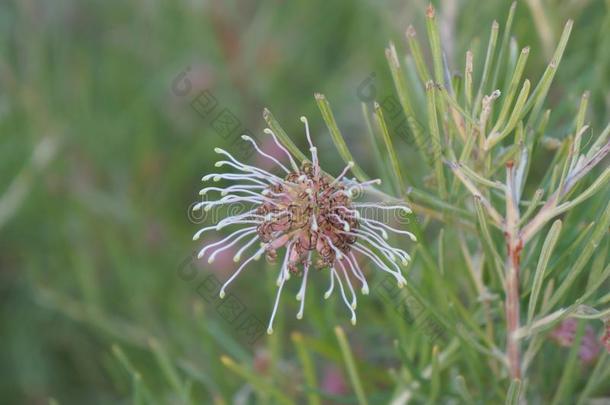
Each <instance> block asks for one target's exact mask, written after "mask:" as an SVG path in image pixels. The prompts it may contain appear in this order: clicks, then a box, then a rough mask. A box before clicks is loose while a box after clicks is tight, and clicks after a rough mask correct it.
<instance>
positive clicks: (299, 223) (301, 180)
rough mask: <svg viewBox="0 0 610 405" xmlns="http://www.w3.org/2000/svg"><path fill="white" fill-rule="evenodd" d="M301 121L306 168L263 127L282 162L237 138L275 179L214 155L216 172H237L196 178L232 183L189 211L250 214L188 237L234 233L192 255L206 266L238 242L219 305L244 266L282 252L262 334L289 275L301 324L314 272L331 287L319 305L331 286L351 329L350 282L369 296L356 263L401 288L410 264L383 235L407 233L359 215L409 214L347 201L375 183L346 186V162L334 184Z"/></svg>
mask: <svg viewBox="0 0 610 405" xmlns="http://www.w3.org/2000/svg"><path fill="white" fill-rule="evenodd" d="M301 121H302V122H303V123H304V124H305V132H306V136H307V141H308V143H309V146H310V148H309V150H310V152H311V161H304V162H303V163H302V164H301V165H297V163H296V161H295V159H294V158H293V156H292V155H291V154H290V152H289V151H288V150H287V149H286V148H285V147H284V146H283V145H282V144H281V143H280V142H279V141H278V138H277V137H276V135H275V134H274V133H273V131H272V130H270V129H269V128H267V129H265V131H264V132H265V133H267V134H269V135H271V137H272V138H273V141H274V142H275V144H276V145H277V147H278V148H279V151H281V152H282V153H283V154H285V155H286V160H287V161H288V163H287V164H284V163H282V162H281V161H280V160H279V159H277V158H276V157H274V156H272V155H270V154H268V153H265V152H264V151H263V150H262V149H261V148H260V147H259V146H258V145H257V143H256V142H255V141H254V140H253V139H252V138H251V137H249V136H246V135H243V136H242V139H244V140H245V141H247V142H249V143H251V144H252V146H253V147H254V149H255V150H256V151H257V153H258V154H260V156H261V157H262V158H264V159H268V160H269V161H271V162H273V164H275V165H276V166H277V168H278V170H280V171H282V172H283V173H282V174H281V175H277V174H273V173H271V172H269V171H267V170H263V169H261V168H259V167H255V166H251V165H247V164H244V163H242V162H239V161H238V160H237V159H235V158H234V157H233V156H232V155H231V154H229V153H228V152H226V151H224V150H222V149H220V148H216V149H215V152H216V153H218V154H220V155H224V156H225V157H226V158H227V159H226V160H221V161H218V162H216V167H223V166H227V167H230V168H232V169H234V170H236V171H237V173H236V172H228V173H213V174H208V175H206V176H204V177H203V179H202V180H203V181H204V182H207V181H210V180H213V181H215V182H218V181H220V180H228V181H230V182H233V183H232V184H231V185H230V186H228V187H225V188H220V187H206V188H204V189H202V190H201V192H200V195H202V196H204V195H206V194H208V193H210V192H214V193H217V194H219V196H218V199H215V200H210V201H208V200H205V201H201V202H199V203H197V204H196V205H195V206H194V208H193V209H194V210H200V209H204V210H210V209H212V208H213V207H217V206H224V205H238V204H239V205H240V206H244V204H245V205H246V206H248V207H249V208H248V209H247V210H246V211H245V212H242V213H239V214H235V215H230V216H227V217H226V218H224V219H222V220H221V221H219V222H218V223H217V224H216V225H212V226H208V227H204V228H202V229H200V230H199V231H198V232H197V233H196V234H195V236H194V237H193V239H194V240H197V239H199V237H200V236H201V235H202V234H203V233H205V232H208V231H219V230H221V229H223V228H229V227H236V228H237V229H236V230H234V231H233V232H232V233H230V234H229V235H228V236H226V237H225V238H224V239H222V240H220V241H218V242H215V243H211V244H207V245H205V246H204V247H203V248H202V249H201V251H200V252H199V255H198V257H199V258H201V257H203V256H204V255H206V254H207V255H208V262H210V263H211V262H212V261H213V260H214V259H215V257H216V256H217V255H218V254H219V253H220V252H222V251H225V250H227V249H230V248H232V247H235V246H236V245H239V244H240V243H241V246H240V247H239V250H237V253H236V254H235V256H234V258H233V259H234V261H235V262H240V261H241V264H240V265H239V266H238V267H237V269H236V270H235V272H234V273H233V274H232V275H231V277H229V279H228V280H227V281H226V282H225V283H224V284H223V285H222V287H221V289H220V297H221V298H223V297H224V296H225V290H226V288H227V286H228V285H229V284H230V283H231V282H232V281H233V280H235V278H236V277H237V276H239V274H240V273H241V272H242V271H244V270H245V269H246V267H247V266H248V264H250V263H251V262H253V261H256V260H258V259H260V258H261V257H262V256H265V258H266V260H267V261H269V262H275V261H276V260H277V258H278V256H279V255H280V254H281V252H283V258H282V259H281V266H280V269H279V274H278V276H277V287H278V288H277V293H276V297H275V303H274V306H273V311H272V313H271V318H270V320H269V326H268V329H267V332H268V333H272V332H273V320H274V318H275V315H276V312H277V310H278V305H279V301H280V296H281V293H282V289H283V287H284V284H285V283H286V281H288V280H289V279H290V278H291V276H293V275H294V276H298V277H300V278H301V285H300V288H299V291H298V293H297V295H296V299H297V300H298V301H299V302H300V309H299V311H298V313H297V318H298V319H301V318H302V317H303V309H304V304H305V291H306V288H307V280H308V277H309V275H310V274H311V273H312V272H314V271H319V272H327V273H328V277H329V278H330V286H329V288H328V290H327V291H326V293H325V294H324V298H328V297H329V296H330V295H331V294H332V292H333V291H334V290H335V286H338V288H337V289H338V290H339V293H340V295H341V298H342V299H343V302H344V303H345V305H346V306H347V308H348V310H349V311H350V313H351V322H352V323H353V324H355V323H356V312H355V309H356V303H357V298H356V291H355V288H354V285H353V284H352V280H354V282H355V283H357V285H358V284H359V285H360V289H361V292H362V294H365V295H366V294H368V292H369V287H368V284H367V281H366V278H365V276H364V272H363V271H362V268H361V267H360V264H359V262H358V260H357V256H361V257H362V258H366V259H368V260H370V261H371V262H372V263H373V264H375V265H376V266H377V267H378V268H380V269H381V270H382V271H385V272H387V273H389V274H391V275H392V276H393V277H394V278H395V279H396V282H397V284H398V286H400V287H402V286H404V285H405V284H406V279H405V278H404V277H403V275H402V274H401V270H400V266H399V264H403V265H404V264H406V263H407V262H408V261H409V260H410V257H409V254H408V253H407V252H406V251H404V250H403V249H399V248H396V247H393V246H391V245H390V244H388V242H387V239H388V231H390V232H393V233H396V234H401V235H405V236H407V237H409V238H410V239H411V240H413V241H415V240H416V239H415V236H414V235H413V234H412V233H410V232H407V231H404V230H400V229H396V228H394V227H391V226H389V225H387V224H386V223H385V222H383V221H380V220H378V219H374V218H368V217H367V216H366V215H365V214H366V213H367V212H370V211H371V210H375V211H379V210H387V211H382V212H387V213H391V212H397V210H402V211H404V212H406V213H409V212H411V211H410V210H409V208H408V207H406V206H404V205H387V204H383V203H380V204H377V203H356V202H354V201H353V199H354V198H355V197H356V196H357V195H360V193H359V191H366V190H367V189H368V188H370V187H371V186H372V185H374V184H380V183H381V181H380V180H379V179H376V180H370V181H366V182H358V181H356V180H355V179H349V178H348V177H347V173H348V172H349V171H350V169H351V168H352V167H353V165H354V164H353V162H350V163H349V164H348V165H347V166H346V167H345V169H344V170H343V171H342V172H341V173H340V174H339V175H338V176H337V177H336V178H334V179H333V178H332V177H330V176H329V175H327V174H326V173H324V172H323V171H322V170H321V168H320V163H319V160H318V152H317V148H316V147H315V146H314V145H313V143H312V140H311V135H310V132H309V125H308V122H307V119H306V118H305V117H301ZM247 252H248V253H247ZM242 258H243V260H242ZM314 269H315V270H314Z"/></svg>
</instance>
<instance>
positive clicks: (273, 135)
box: [263, 128, 301, 173]
mask: <svg viewBox="0 0 610 405" xmlns="http://www.w3.org/2000/svg"><path fill="white" fill-rule="evenodd" d="M263 132H264V133H266V134H269V135H271V137H272V138H273V142H275V144H276V145H277V146H278V147H279V148H280V149H281V150H282V151H284V153H285V154H286V156H288V159H289V160H290V165H291V166H292V169H293V170H294V171H295V172H296V173H300V172H301V171H300V170H299V166H297V164H296V162H295V161H294V159H293V158H292V155H291V154H290V152H288V150H287V149H286V148H285V147H284V145H282V144H281V143H280V142H279V141H278V140H277V137H276V135H275V133H273V131H272V130H271V129H270V128H265V129H263Z"/></svg>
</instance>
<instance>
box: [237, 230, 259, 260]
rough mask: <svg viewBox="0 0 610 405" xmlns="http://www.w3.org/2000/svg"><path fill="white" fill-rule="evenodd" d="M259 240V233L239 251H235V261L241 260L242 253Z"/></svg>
mask: <svg viewBox="0 0 610 405" xmlns="http://www.w3.org/2000/svg"><path fill="white" fill-rule="evenodd" d="M257 240H258V235H256V236H255V237H254V238H252V239H251V240H249V241H248V243H246V244H245V245H243V246H242V247H241V249H239V250H238V251H237V253H235V256H233V261H234V262H236V263H237V262H238V261H240V260H241V255H242V254H243V253H244V252H245V251H246V250H247V249H248V248H249V247H250V246H252V245H253V244H254V242H256V241H257Z"/></svg>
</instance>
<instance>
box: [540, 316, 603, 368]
mask: <svg viewBox="0 0 610 405" xmlns="http://www.w3.org/2000/svg"><path fill="white" fill-rule="evenodd" d="M577 327H578V320H576V319H575V318H568V319H566V320H564V321H562V322H561V323H560V324H559V325H558V326H557V327H556V328H555V329H554V330H553V331H552V332H551V335H550V336H551V338H552V339H553V340H555V341H556V342H557V344H558V345H559V346H563V347H570V346H572V345H573V344H574V338H575V337H576V329H577ZM599 351H600V344H599V342H598V341H597V337H596V335H595V331H594V330H593V328H592V327H591V325H586V327H585V332H584V335H583V337H582V339H581V341H580V348H579V352H578V355H579V357H580V360H581V362H582V363H583V364H591V363H592V362H593V361H595V359H596V358H597V356H598V354H599Z"/></svg>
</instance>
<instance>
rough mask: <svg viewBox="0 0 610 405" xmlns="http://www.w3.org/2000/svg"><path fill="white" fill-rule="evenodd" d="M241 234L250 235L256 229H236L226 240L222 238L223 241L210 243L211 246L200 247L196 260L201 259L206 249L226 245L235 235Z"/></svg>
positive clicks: (253, 227)
mask: <svg viewBox="0 0 610 405" xmlns="http://www.w3.org/2000/svg"><path fill="white" fill-rule="evenodd" d="M204 229H205V228H204ZM242 232H246V233H245V235H247V234H248V232H250V233H252V232H256V227H255V226H252V227H249V228H242V229H238V230H236V231H235V232H233V233H231V234H230V235H229V236H227V237H226V238H224V239H222V240H220V241H218V242H214V243H211V244H209V245H204V246H203V247H202V249H201V250H200V251H199V254H198V255H197V258H198V259H201V258H202V257H203V256H204V255H205V252H206V251H207V250H208V249H210V248H212V247H215V246H218V245H222V244H223V243H226V242H227V241H229V240H231V238H233V237H235V236H236V235H239V234H240V233H242Z"/></svg>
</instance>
